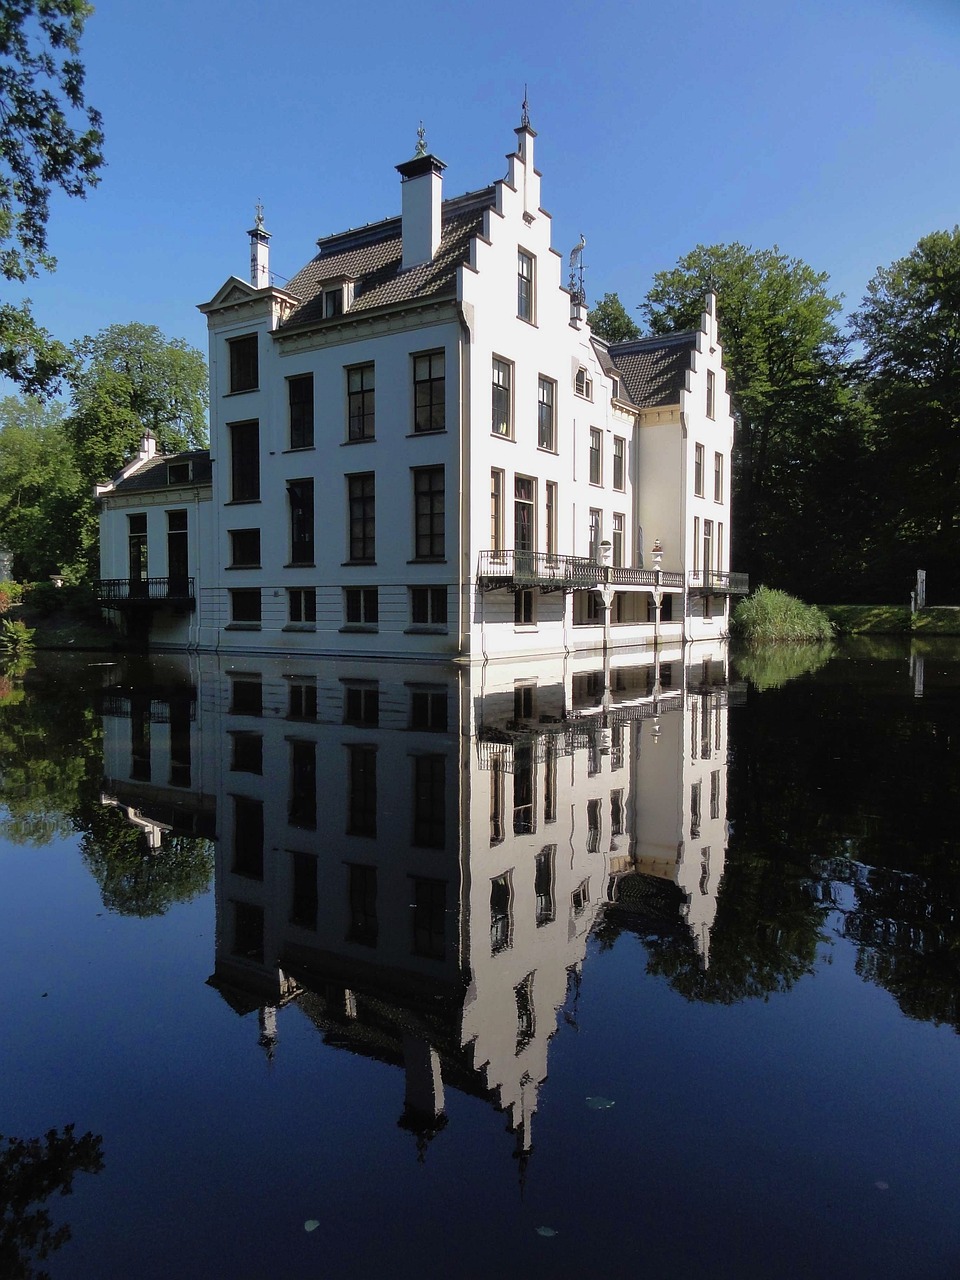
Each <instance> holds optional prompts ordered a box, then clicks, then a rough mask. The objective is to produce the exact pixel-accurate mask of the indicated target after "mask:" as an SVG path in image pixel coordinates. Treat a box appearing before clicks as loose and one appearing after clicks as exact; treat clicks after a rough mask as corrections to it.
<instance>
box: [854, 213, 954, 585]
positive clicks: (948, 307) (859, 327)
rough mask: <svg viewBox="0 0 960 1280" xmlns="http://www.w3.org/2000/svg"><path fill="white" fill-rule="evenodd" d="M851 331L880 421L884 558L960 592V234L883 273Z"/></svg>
mask: <svg viewBox="0 0 960 1280" xmlns="http://www.w3.org/2000/svg"><path fill="white" fill-rule="evenodd" d="M851 327H852V330H853V332H854V334H855V335H856V337H857V338H859V339H860V341H861V342H862V343H863V347H864V354H863V358H862V361H861V364H860V372H861V375H862V379H863V386H864V390H865V394H866V397H867V399H868V401H869V402H870V404H871V406H872V407H873V410H874V413H875V416H876V421H877V460H878V466H877V468H876V470H875V473H874V481H875V486H874V487H875V489H876V496H877V498H878V499H879V506H878V515H879V516H880V519H881V521H882V528H883V529H884V530H885V532H886V533H887V539H886V541H885V544H884V554H885V557H886V559H887V560H888V562H889V563H890V564H892V565H894V566H896V567H897V569H899V571H900V573H899V576H900V577H901V578H906V579H907V580H909V579H910V577H912V572H913V569H915V568H916V567H918V566H919V567H926V568H927V569H928V571H931V576H932V579H933V581H934V582H936V583H937V584H938V587H939V589H940V591H941V592H942V593H943V598H946V599H949V600H951V601H953V600H956V598H957V594H958V592H960V562H958V553H960V227H954V229H953V231H936V232H933V233H932V234H931V235H928V236H924V237H923V238H922V239H921V240H920V241H919V242H918V243H917V245H916V246H915V247H914V249H913V250H911V252H910V253H909V254H907V256H906V257H905V258H901V259H899V260H898V261H896V262H894V263H893V264H892V265H891V266H890V267H881V268H880V269H879V270H878V271H877V273H876V275H875V276H874V277H873V279H872V280H871V281H870V283H869V285H868V286H867V292H866V295H865V297H864V299H863V301H862V303H861V304H860V308H859V310H858V311H857V312H855V314H854V315H853V317H852V318H851Z"/></svg>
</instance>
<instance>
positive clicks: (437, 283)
mask: <svg viewBox="0 0 960 1280" xmlns="http://www.w3.org/2000/svg"><path fill="white" fill-rule="evenodd" d="M493 197H494V188H493V187H485V188H484V189H483V190H482V191H472V192H469V193H468V194H467V195H464V196H458V197H457V198H456V199H455V200H445V201H444V202H443V206H442V213H441V239H440V247H439V249H438V250H437V254H436V257H435V258H434V259H433V261H432V262H424V263H422V264H421V265H420V266H417V267H411V268H410V269H409V270H408V271H402V270H401V262H402V258H403V245H402V239H401V229H400V219H399V218H388V219H386V220H385V221H384V222H377V223H373V224H372V225H371V226H368V227H361V228H360V229H359V230H357V231H347V232H344V233H343V234H341V235H335V236H327V237H326V238H325V239H323V240H320V241H318V244H319V247H320V252H319V253H318V254H317V256H316V257H315V258H314V259H313V260H312V261H311V262H308V263H307V265H306V266H305V267H303V268H302V270H300V271H298V272H297V274H296V275H295V276H294V277H293V279H292V280H290V281H289V282H288V283H287V284H286V285H285V286H284V287H285V289H286V291H287V292H288V293H293V294H296V295H298V296H299V297H300V298H302V299H303V302H302V303H301V305H300V306H299V307H297V309H296V310H295V311H294V312H293V314H292V315H290V316H289V317H288V318H287V320H286V321H285V322H284V324H283V325H282V326H281V330H283V329H291V328H294V327H296V326H299V325H304V324H315V323H316V322H318V321H321V320H323V284H324V281H329V280H335V279H336V278H337V277H340V276H350V277H353V278H354V279H355V280H356V285H355V287H354V293H353V305H352V306H351V307H350V309H349V310H348V311H347V312H345V313H344V315H343V316H338V317H337V318H336V320H332V321H331V322H330V323H331V324H336V323H340V324H342V323H343V321H344V319H349V318H350V316H352V315H355V314H357V313H359V312H365V311H371V310H373V309H374V308H376V307H385V306H391V305H394V304H396V303H398V302H416V301H417V300H418V299H420V298H441V297H445V296H450V297H452V296H453V295H454V293H455V290H456V276H457V267H459V266H460V265H461V264H462V263H464V262H465V261H466V260H467V256H468V254H469V250H470V240H471V238H472V237H473V236H475V235H478V234H479V233H480V231H481V230H482V227H483V214H484V210H485V209H488V208H489V207H490V206H491V205H492V204H493Z"/></svg>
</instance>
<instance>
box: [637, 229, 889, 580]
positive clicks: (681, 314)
mask: <svg viewBox="0 0 960 1280" xmlns="http://www.w3.org/2000/svg"><path fill="white" fill-rule="evenodd" d="M708 291H713V292H714V293H716V294H717V297H718V306H717V314H718V327H719V334H720V340H721V342H722V343H723V349H724V364H725V368H726V372H727V385H728V389H729V391H730V394H731V400H732V406H733V413H734V421H735V428H736V429H735V438H734V455H733V519H734V544H733V545H734V555H735V558H736V560H737V567H738V568H743V569H745V570H746V571H747V572H749V573H750V574H752V575H753V576H754V577H755V578H760V579H762V580H772V581H773V582H774V583H775V585H777V586H780V587H783V588H785V589H787V590H792V591H800V592H801V593H805V592H809V591H810V590H811V587H812V588H813V589H814V590H815V591H816V594H817V595H818V597H819V598H821V599H827V598H832V597H833V596H834V595H835V593H836V589H837V586H838V582H839V581H840V580H842V581H843V582H844V583H845V582H846V581H848V580H849V579H850V578H851V577H855V576H856V574H857V572H858V571H859V570H860V569H861V567H862V566H861V563H860V560H861V558H862V556H863V555H864V554H865V549H864V547H863V545H862V542H861V541H860V539H859V537H858V536H856V535H859V532H860V528H859V524H858V522H859V521H860V519H861V515H862V512H861V509H860V506H859V505H858V503H857V501H856V500H855V494H853V493H852V492H851V488H850V477H851V475H855V474H856V472H857V466H858V464H859V461H860V459H861V457H862V455H863V452H864V450H865V448H866V440H867V435H868V426H869V419H868V417H867V415H866V413H865V411H864V408H863V405H862V403H861V402H860V400H859V399H858V396H857V394H856V391H855V389H854V388H853V387H852V386H851V385H850V380H849V378H848V377H847V370H846V364H845V360H844V356H845V344H844V341H843V338H842V336H841V333H840V330H839V329H838V327H837V324H836V317H837V315H838V313H839V310H840V299H839V298H837V297H834V296H833V295H832V294H831V293H830V292H829V289H828V276H827V275H826V274H825V273H823V272H817V271H815V270H814V269H813V268H812V267H810V266H808V265H807V264H806V263H805V262H802V261H801V260H799V259H797V258H790V257H788V256H787V255H786V254H785V253H782V252H781V251H780V249H778V248H777V247H776V246H774V248H772V249H753V248H749V247H747V246H744V245H741V244H728V245H712V246H703V245H699V246H698V247H697V248H696V249H694V250H693V252H692V253H689V254H687V255H686V256H685V257H683V258H681V259H680V261H679V262H678V263H677V265H676V267H674V268H672V269H671V270H669V271H661V272H658V273H657V274H656V276H655V277H654V284H653V287H652V288H651V289H650V292H649V293H648V294H647V298H646V300H645V302H644V303H643V305H642V307H641V310H642V312H643V313H644V315H645V316H646V318H647V321H648V323H649V325H650V328H651V329H652V331H653V332H654V333H669V332H673V331H674V330H677V329H689V328H694V327H696V326H697V324H698V323H699V320H700V313H701V311H702V308H703V299H704V295H705V294H706V293H707V292H708ZM841 494H842V499H843V500H842V501H841V500H839V499H840V495H841Z"/></svg>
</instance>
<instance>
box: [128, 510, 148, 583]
mask: <svg viewBox="0 0 960 1280" xmlns="http://www.w3.org/2000/svg"><path fill="white" fill-rule="evenodd" d="M127 547H128V553H129V554H128V561H129V565H130V581H131V582H143V581H144V579H145V578H146V577H147V517H146V514H145V513H142V514H141V513H139V512H138V513H137V514H136V515H129V516H127Z"/></svg>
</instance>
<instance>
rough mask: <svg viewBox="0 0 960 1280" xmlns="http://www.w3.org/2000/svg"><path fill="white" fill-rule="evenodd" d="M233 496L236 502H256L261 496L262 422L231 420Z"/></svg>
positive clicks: (229, 430)
mask: <svg viewBox="0 0 960 1280" xmlns="http://www.w3.org/2000/svg"><path fill="white" fill-rule="evenodd" d="M227 430H228V432H229V434H230V471H231V480H232V491H231V494H230V496H231V498H232V500H233V501H234V502H255V501H256V500H257V499H258V498H259V497H260V423H259V422H231V423H229V424H228V426H227Z"/></svg>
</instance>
